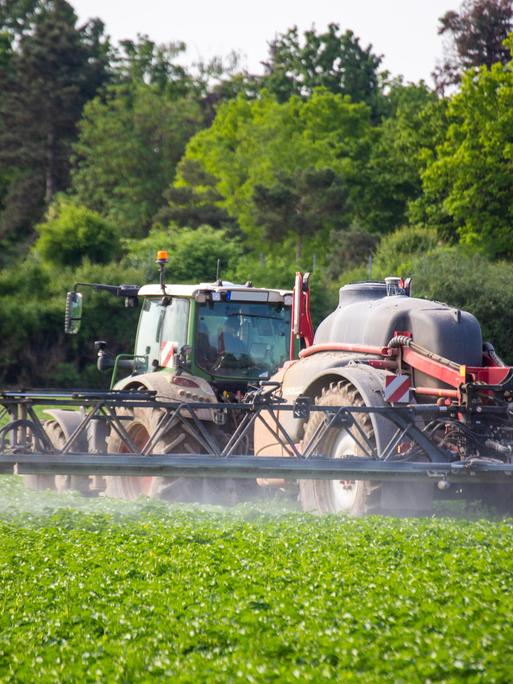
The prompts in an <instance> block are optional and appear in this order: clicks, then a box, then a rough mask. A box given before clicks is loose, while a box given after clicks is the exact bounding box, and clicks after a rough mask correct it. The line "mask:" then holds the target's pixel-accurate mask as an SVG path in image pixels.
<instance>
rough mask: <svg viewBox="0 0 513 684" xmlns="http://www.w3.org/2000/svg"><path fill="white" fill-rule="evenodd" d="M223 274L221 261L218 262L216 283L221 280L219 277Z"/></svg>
mask: <svg viewBox="0 0 513 684" xmlns="http://www.w3.org/2000/svg"><path fill="white" fill-rule="evenodd" d="M220 273H221V259H218V260H217V268H216V282H217V281H218V280H219V275H220Z"/></svg>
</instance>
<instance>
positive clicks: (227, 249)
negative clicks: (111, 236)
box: [125, 226, 241, 283]
mask: <svg viewBox="0 0 513 684" xmlns="http://www.w3.org/2000/svg"><path fill="white" fill-rule="evenodd" d="M125 248H126V251H127V256H126V258H125V263H127V264H128V265H129V266H131V267H134V268H137V269H139V270H140V271H141V272H142V273H143V274H144V277H145V279H146V280H147V281H149V282H151V281H153V280H155V279H156V274H157V269H156V267H155V258H156V254H157V251H158V250H161V249H166V250H168V251H169V263H168V265H167V268H166V273H167V280H168V281H169V282H172V283H200V282H213V281H214V280H215V278H216V271H217V260H218V259H220V266H221V277H222V278H223V279H229V278H230V277H231V276H232V274H233V268H234V263H235V262H236V260H237V258H238V257H239V256H240V254H241V247H240V245H239V243H238V242H237V241H236V240H227V239H226V233H225V232H224V231H222V230H215V229H214V228H212V227H211V226H200V227H199V228H196V229H191V228H178V227H175V226H169V228H165V229H164V228H154V229H153V230H152V231H151V232H150V234H149V235H148V236H147V237H146V238H145V239H144V240H127V241H126V243H125Z"/></svg>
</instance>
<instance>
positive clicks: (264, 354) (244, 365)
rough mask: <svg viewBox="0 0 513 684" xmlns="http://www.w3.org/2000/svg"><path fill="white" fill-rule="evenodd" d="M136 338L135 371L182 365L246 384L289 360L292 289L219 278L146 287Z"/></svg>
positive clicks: (216, 380)
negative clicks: (255, 286) (212, 281)
mask: <svg viewBox="0 0 513 684" xmlns="http://www.w3.org/2000/svg"><path fill="white" fill-rule="evenodd" d="M139 297H140V298H142V300H143V304H142V310H141V316H140V319H139V326H138V331H137V337H136V343H135V350H134V353H135V356H136V358H138V359H139V360H140V361H139V367H138V372H151V371H152V370H161V369H162V370H165V369H171V370H173V371H176V369H177V368H181V369H182V370H186V371H187V372H189V373H191V374H192V375H196V376H200V377H203V378H204V379H206V380H207V381H208V382H209V383H211V384H215V385H217V386H222V385H247V384H248V383H251V382H258V380H262V379H267V378H269V377H270V376H271V375H272V374H273V373H274V372H275V371H276V370H277V369H278V368H279V367H280V366H281V365H282V364H283V363H284V362H285V361H286V360H287V359H288V358H289V350H290V330H291V309H292V292H290V291H283V290H269V289H260V288H254V287H250V286H246V285H235V284H233V283H229V282H226V281H225V282H222V281H217V282H216V283H214V284H211V283H201V284H199V285H165V293H163V292H162V289H161V287H160V286H159V285H145V286H144V287H142V288H141V289H140V290H139Z"/></svg>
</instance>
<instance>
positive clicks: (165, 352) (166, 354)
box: [160, 342, 177, 368]
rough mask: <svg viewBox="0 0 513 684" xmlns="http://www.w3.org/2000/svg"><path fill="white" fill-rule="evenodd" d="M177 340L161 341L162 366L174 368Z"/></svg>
mask: <svg viewBox="0 0 513 684" xmlns="http://www.w3.org/2000/svg"><path fill="white" fill-rule="evenodd" d="M176 347H177V344H176V342H161V343H160V365H161V366H162V368H174V365H175V350H176Z"/></svg>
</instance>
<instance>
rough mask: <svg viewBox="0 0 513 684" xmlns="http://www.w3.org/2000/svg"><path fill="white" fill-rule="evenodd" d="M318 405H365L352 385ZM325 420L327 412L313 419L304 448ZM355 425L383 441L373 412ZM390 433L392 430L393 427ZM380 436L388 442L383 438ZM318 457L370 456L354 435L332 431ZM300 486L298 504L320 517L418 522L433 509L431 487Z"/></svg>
mask: <svg viewBox="0 0 513 684" xmlns="http://www.w3.org/2000/svg"><path fill="white" fill-rule="evenodd" d="M316 403H317V404H319V405H321V406H322V405H324V406H365V405H366V402H365V401H364V399H363V397H362V395H361V394H360V392H359V391H358V389H357V388H356V387H355V386H354V385H353V384H351V382H349V380H342V381H339V382H338V383H336V384H335V383H333V384H331V385H330V387H328V388H326V389H324V390H323V392H322V394H321V395H320V396H319V397H317V398H316ZM377 405H379V404H377ZM323 420H324V414H323V413H321V412H316V413H313V414H312V416H311V418H310V420H309V421H308V423H307V424H306V428H305V435H304V443H305V445H306V444H307V443H308V442H309V441H310V439H311V438H312V436H313V435H314V433H315V431H316V430H317V428H318V426H319V424H320V423H321V422H322V421H323ZM354 420H355V421H356V422H357V423H358V425H359V426H360V428H361V429H362V431H363V432H364V433H365V435H366V436H367V439H368V440H369V442H370V443H371V444H375V443H376V442H377V441H379V440H378V439H376V435H375V433H374V428H373V421H372V418H371V416H370V415H369V414H368V413H359V414H354ZM383 429H384V428H383V425H381V427H380V430H383ZM388 430H390V426H389V427H388ZM391 434H392V433H390V434H389V435H388V438H390V437H391ZM381 437H382V438H383V434H381ZM316 452H317V454H322V455H323V456H328V457H329V458H347V457H350V456H355V457H364V456H365V454H364V453H363V451H362V449H361V448H360V447H359V446H358V444H357V443H356V442H355V440H354V439H353V438H352V436H351V433H350V431H349V430H345V429H340V428H336V427H334V428H331V429H330V430H329V431H328V433H327V434H326V436H325V437H324V438H323V440H322V441H321V443H320V444H319V445H318V446H317V447H316ZM299 485H300V486H299V499H300V502H301V505H302V507H303V509H304V510H305V511H311V512H315V513H347V514H348V515H353V516H362V515H370V514H381V515H392V516H401V517H404V516H408V517H411V516H414V517H418V516H422V515H429V514H430V513H431V509H432V504H433V485H432V483H429V482H428V483H425V482H422V483H409V482H397V483H395V482H386V483H380V482H375V481H369V480H302V481H300V483H299Z"/></svg>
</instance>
